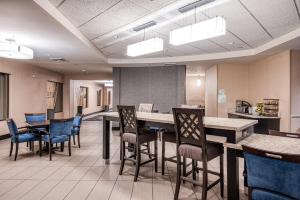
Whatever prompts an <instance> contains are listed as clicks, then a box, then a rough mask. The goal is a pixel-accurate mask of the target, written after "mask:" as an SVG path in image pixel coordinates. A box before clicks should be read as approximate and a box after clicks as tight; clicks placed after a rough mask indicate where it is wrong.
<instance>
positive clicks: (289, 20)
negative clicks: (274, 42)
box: [241, 0, 300, 37]
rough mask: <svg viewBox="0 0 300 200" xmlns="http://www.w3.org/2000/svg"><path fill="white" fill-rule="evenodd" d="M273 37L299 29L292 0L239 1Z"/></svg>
mask: <svg viewBox="0 0 300 200" xmlns="http://www.w3.org/2000/svg"><path fill="white" fill-rule="evenodd" d="M241 2H242V3H243V4H244V5H245V6H246V7H247V8H248V9H249V11H250V12H251V13H252V14H253V15H254V16H255V17H256V18H257V19H258V21H260V23H261V24H262V25H263V26H264V27H265V28H266V29H267V30H268V31H269V33H270V34H271V35H272V36H273V37H278V36H280V35H283V34H285V33H288V32H290V31H292V30H294V29H296V28H297V27H299V22H300V20H299V17H298V14H297V10H296V7H295V5H294V2H293V0H276V1H274V0H263V1H262V0H251V1H249V0H241Z"/></svg>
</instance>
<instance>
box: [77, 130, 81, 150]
mask: <svg viewBox="0 0 300 200" xmlns="http://www.w3.org/2000/svg"><path fill="white" fill-rule="evenodd" d="M77 140H78V147H79V148H80V133H78V135H77Z"/></svg>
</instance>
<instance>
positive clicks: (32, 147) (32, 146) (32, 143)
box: [31, 141, 34, 152]
mask: <svg viewBox="0 0 300 200" xmlns="http://www.w3.org/2000/svg"><path fill="white" fill-rule="evenodd" d="M31 151H32V152H34V141H32V142H31Z"/></svg>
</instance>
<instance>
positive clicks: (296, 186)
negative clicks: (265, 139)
mask: <svg viewBox="0 0 300 200" xmlns="http://www.w3.org/2000/svg"><path fill="white" fill-rule="evenodd" d="M243 148H244V150H245V148H249V147H243ZM255 151H258V152H259V151H262V150H257V149H256V150H255ZM255 151H254V152H255ZM262 152H263V151H262ZM269 154H270V153H264V154H263V155H264V156H261V155H255V154H254V153H249V152H244V157H245V161H246V168H247V178H248V186H249V188H251V189H252V199H254V200H260V199H264V200H269V199H270V200H273V199H278V200H281V199H300V163H297V162H292V161H289V160H284V159H278V158H277V157H279V158H280V157H282V158H284V154H283V155H277V157H268V155H269ZM271 155H272V153H271Z"/></svg>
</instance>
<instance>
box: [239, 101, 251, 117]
mask: <svg viewBox="0 0 300 200" xmlns="http://www.w3.org/2000/svg"><path fill="white" fill-rule="evenodd" d="M251 107H252V106H251V104H250V103H249V102H247V101H243V100H236V107H235V112H237V113H243V114H251V113H250V112H251V109H250V108H251Z"/></svg>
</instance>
